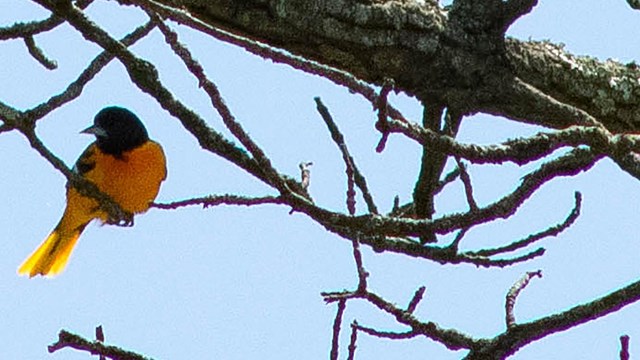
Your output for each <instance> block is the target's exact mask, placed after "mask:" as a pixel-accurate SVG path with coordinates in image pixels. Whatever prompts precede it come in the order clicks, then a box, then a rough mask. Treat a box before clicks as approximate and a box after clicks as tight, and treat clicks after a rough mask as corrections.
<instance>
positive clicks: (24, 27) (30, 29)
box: [0, 0, 93, 40]
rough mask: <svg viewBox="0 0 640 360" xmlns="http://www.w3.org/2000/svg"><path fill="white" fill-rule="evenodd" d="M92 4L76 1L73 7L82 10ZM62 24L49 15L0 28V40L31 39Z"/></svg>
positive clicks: (87, 1)
mask: <svg viewBox="0 0 640 360" xmlns="http://www.w3.org/2000/svg"><path fill="white" fill-rule="evenodd" d="M92 2H93V0H77V1H76V4H75V6H77V7H78V8H80V9H84V8H86V7H87V6H89V4H91V3H92ZM63 22H64V20H63V19H61V18H60V17H58V16H56V15H51V16H50V17H49V18H47V19H46V20H41V21H30V22H27V23H22V22H17V23H15V24H13V25H11V26H9V27H0V40H9V39H16V38H21V37H22V38H25V37H31V36H33V35H36V34H39V33H43V32H47V31H50V30H53V29H54V28H56V27H57V26H58V25H60V24H62V23H63Z"/></svg>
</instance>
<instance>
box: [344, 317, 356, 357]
mask: <svg viewBox="0 0 640 360" xmlns="http://www.w3.org/2000/svg"><path fill="white" fill-rule="evenodd" d="M357 326H358V322H357V321H355V320H354V321H353V323H351V337H350V339H349V355H348V356H347V360H355V358H356V348H357V346H356V342H357V341H358V328H357Z"/></svg>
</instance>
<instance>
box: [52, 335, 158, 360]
mask: <svg viewBox="0 0 640 360" xmlns="http://www.w3.org/2000/svg"><path fill="white" fill-rule="evenodd" d="M64 348H72V349H76V350H80V351H86V352H88V353H90V354H91V355H100V356H105V357H107V358H109V359H113V360H151V358H148V357H145V356H143V355H140V354H137V353H134V352H132V351H128V350H123V349H121V348H119V347H116V346H110V345H104V344H103V343H102V342H100V341H97V340H96V341H89V340H87V339H85V338H83V337H81V336H79V335H76V334H72V333H70V332H68V331H66V330H61V331H60V333H59V334H58V341H56V342H55V343H53V344H51V345H49V347H48V350H49V352H50V353H54V352H56V351H58V350H60V349H64Z"/></svg>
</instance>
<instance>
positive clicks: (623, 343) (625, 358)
mask: <svg viewBox="0 0 640 360" xmlns="http://www.w3.org/2000/svg"><path fill="white" fill-rule="evenodd" d="M620 360H629V335H622V336H620Z"/></svg>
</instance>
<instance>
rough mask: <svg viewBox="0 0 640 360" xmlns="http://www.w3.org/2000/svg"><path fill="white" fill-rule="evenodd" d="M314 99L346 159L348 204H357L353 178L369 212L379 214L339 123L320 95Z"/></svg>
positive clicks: (334, 140) (343, 158) (344, 159)
mask: <svg viewBox="0 0 640 360" xmlns="http://www.w3.org/2000/svg"><path fill="white" fill-rule="evenodd" d="M314 100H315V102H316V109H317V110H318V113H319V114H320V116H321V117H322V119H323V120H324V122H325V124H326V125H327V128H328V129H329V133H330V134H331V138H332V139H333V142H334V143H335V144H336V145H337V146H338V149H339V150H340V152H341V153H342V160H343V161H344V163H345V165H346V167H347V170H346V172H347V179H348V190H347V205H349V204H350V203H353V204H354V206H355V191H353V188H352V186H353V183H351V179H353V180H352V181H353V182H354V183H355V184H356V185H357V186H358V188H359V189H360V191H361V192H362V197H363V198H364V201H365V203H366V204H367V208H368V210H369V213H370V214H377V213H378V208H377V206H376V204H375V202H374V201H373V196H372V195H371V192H370V191H369V187H368V186H367V180H366V178H365V177H364V175H362V173H361V172H360V170H359V169H358V167H357V166H356V163H355V160H354V159H353V157H352V156H351V154H350V153H349V149H348V148H347V144H346V142H345V140H344V136H343V135H342V132H340V129H339V128H338V125H337V124H336V122H335V121H334V120H333V117H332V116H331V113H329V109H328V108H327V107H326V106H325V105H324V104H323V103H322V100H321V99H320V98H319V97H316V98H314ZM349 199H350V200H349ZM351 210H352V209H351V208H349V212H350V213H351V214H354V213H355V208H353V212H352V211H351Z"/></svg>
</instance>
